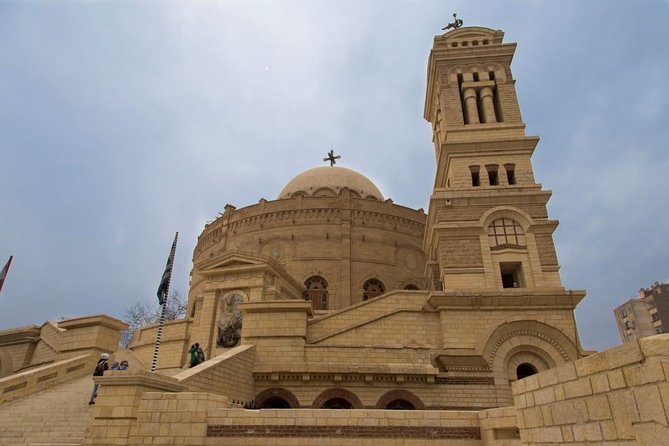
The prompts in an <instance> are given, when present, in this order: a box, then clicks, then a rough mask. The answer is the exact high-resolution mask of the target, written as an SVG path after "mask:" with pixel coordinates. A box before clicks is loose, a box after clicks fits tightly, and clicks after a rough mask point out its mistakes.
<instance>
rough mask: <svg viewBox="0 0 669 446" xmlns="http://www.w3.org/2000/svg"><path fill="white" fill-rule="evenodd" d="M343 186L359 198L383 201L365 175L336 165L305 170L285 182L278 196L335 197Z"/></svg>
mask: <svg viewBox="0 0 669 446" xmlns="http://www.w3.org/2000/svg"><path fill="white" fill-rule="evenodd" d="M345 187H346V188H348V189H350V190H351V193H352V194H354V195H359V196H360V197H361V198H370V199H374V200H379V201H383V195H382V194H381V191H380V190H379V188H378V187H376V186H375V185H374V183H372V182H371V181H370V180H369V179H368V178H367V177H365V176H364V175H362V174H360V173H358V172H356V171H355V170H351V169H347V168H345V167H336V166H330V167H315V168H313V169H309V170H305V171H304V172H302V173H301V174H299V175H297V176H296V177H295V178H293V179H292V180H290V181H289V182H288V184H286V187H284V188H283V190H282V191H281V193H280V194H279V197H278V198H279V199H282V198H293V197H298V196H305V197H336V196H337V195H339V194H340V193H341V190H342V189H343V188H345Z"/></svg>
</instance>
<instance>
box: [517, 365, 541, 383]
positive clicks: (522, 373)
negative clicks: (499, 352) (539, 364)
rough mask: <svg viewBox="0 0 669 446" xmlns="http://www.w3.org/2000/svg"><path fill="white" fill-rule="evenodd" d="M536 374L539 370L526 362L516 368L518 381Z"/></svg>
mask: <svg viewBox="0 0 669 446" xmlns="http://www.w3.org/2000/svg"><path fill="white" fill-rule="evenodd" d="M535 373H537V368H536V367H534V366H533V365H532V364H530V363H527V362H524V363H522V364H520V365H519V366H518V367H516V376H517V377H518V379H523V378H527V377H528V376H532V375H534V374H535Z"/></svg>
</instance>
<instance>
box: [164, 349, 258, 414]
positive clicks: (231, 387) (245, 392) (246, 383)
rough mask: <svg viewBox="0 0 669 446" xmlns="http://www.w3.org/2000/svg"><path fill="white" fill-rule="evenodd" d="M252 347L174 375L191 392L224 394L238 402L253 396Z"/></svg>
mask: <svg viewBox="0 0 669 446" xmlns="http://www.w3.org/2000/svg"><path fill="white" fill-rule="evenodd" d="M254 359H255V347H254V346H253V345H242V346H239V347H236V348H234V349H232V350H230V351H228V352H226V353H223V354H221V355H219V356H217V357H216V358H213V359H211V360H209V361H207V362H205V363H203V364H200V365H198V366H196V367H193V368H190V369H187V370H185V371H183V372H181V373H179V374H177V375H175V376H174V378H176V379H177V380H178V381H179V383H180V384H183V385H185V386H186V387H187V388H188V389H189V390H191V391H201V392H209V393H215V394H219V395H225V396H227V397H229V398H230V399H234V400H239V401H252V400H253V397H254V396H255V387H254V383H253V374H252V372H253V362H254Z"/></svg>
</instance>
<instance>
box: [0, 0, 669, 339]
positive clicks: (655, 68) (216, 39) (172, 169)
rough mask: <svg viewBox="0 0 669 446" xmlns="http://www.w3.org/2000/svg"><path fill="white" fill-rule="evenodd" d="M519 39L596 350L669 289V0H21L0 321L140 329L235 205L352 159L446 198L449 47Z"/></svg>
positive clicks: (5, 7) (4, 138)
mask: <svg viewBox="0 0 669 446" xmlns="http://www.w3.org/2000/svg"><path fill="white" fill-rule="evenodd" d="M453 12H457V13H458V17H460V18H462V19H463V20H464V24H465V26H467V25H471V26H484V27H489V28H493V29H502V30H504V31H505V38H504V40H505V42H517V44H518V48H517V50H516V54H515V57H514V62H513V64H512V71H513V75H514V78H515V79H516V89H517V93H518V97H519V101H520V105H521V111H522V114H523V120H524V122H525V123H526V124H527V129H526V131H527V134H528V135H538V136H540V137H541V141H540V143H539V146H538V148H537V150H536V152H535V154H534V156H533V166H534V170H535V176H536V179H537V181H538V182H539V183H542V184H543V187H544V188H545V189H548V190H552V191H553V197H552V198H551V201H550V202H549V216H550V217H551V218H552V219H556V220H559V221H560V225H559V227H558V229H557V231H556V232H555V235H554V239H555V244H556V249H557V253H558V258H559V261H560V264H561V276H562V280H563V283H564V285H565V286H566V287H567V288H569V289H585V290H587V292H588V295H587V296H586V298H585V299H584V300H583V301H582V303H581V304H580V305H579V306H578V308H577V310H576V319H577V323H578V328H579V333H580V336H581V341H582V344H583V346H584V347H585V348H586V349H595V350H602V349H605V348H608V347H611V346H614V345H618V344H619V343H620V338H619V335H618V333H617V329H616V327H615V321H614V317H613V312H612V310H613V308H615V307H616V306H617V305H619V304H621V303H623V302H624V301H626V300H627V299H629V298H631V297H633V296H635V295H636V294H637V292H638V290H639V288H642V287H648V286H649V285H651V284H652V283H653V282H655V281H661V282H662V281H664V282H667V281H669V267H668V262H667V260H668V251H669V237H668V231H667V229H668V226H669V206H668V205H667V204H668V203H669V199H668V198H669V197H668V189H667V180H666V175H667V174H668V173H669V146H668V144H667V141H668V140H669V125H667V120H668V118H669V82H667V80H666V75H667V73H669V52H668V51H667V48H666V42H668V41H669V27H667V26H666V23H667V21H668V20H669V1H666V0H656V1H651V0H642V1H637V2H630V1H616V0H590V1H587V2H586V1H579V0H566V1H560V2H555V1H548V0H533V1H530V0H523V1H521V0H517V1H516V0H514V1H504V2H501V1H499V0H489V1H476V2H474V1H471V0H469V1H451V2H448V1H443V0H442V1H437V0H415V1H409V0H367V1H360V0H322V1H309V0H305V1H293V0H281V1H278V0H274V1H259V0H234V1H198V2H192V1H191V2H186V1H181V2H174V1H132V2H131V1H76V2H75V1H57V0H56V1H18V0H16V1H8V0H4V1H0V17H2V26H0V190H1V191H2V195H1V198H0V263H1V264H4V262H5V261H6V260H7V259H8V258H9V256H10V255H13V256H14V260H13V263H12V267H11V270H10V271H9V275H8V277H7V280H6V282H5V285H4V287H3V289H2V291H0V329H5V328H11V327H16V326H21V325H31V324H38V325H39V324H41V323H43V322H44V321H45V320H47V319H52V320H57V319H59V318H63V317H77V316H84V315H91V314H109V315H111V316H115V317H118V318H123V315H124V312H125V310H126V309H127V308H128V307H130V306H131V305H133V304H134V303H137V302H153V301H155V300H157V299H156V289H157V286H158V282H159V280H160V277H161V275H162V272H163V269H164V267H165V261H166V259H167V255H168V253H169V249H170V245H171V243H172V239H173V237H174V233H175V232H176V231H179V245H178V247H177V253H176V263H175V268H174V275H173V279H172V289H174V290H178V291H179V292H180V293H181V294H183V295H185V294H187V292H188V276H189V271H190V269H191V264H192V263H191V260H192V253H193V249H194V247H195V244H196V242H197V237H198V235H199V234H200V232H201V231H202V229H203V228H204V225H205V223H206V222H207V221H210V220H212V219H214V218H215V217H216V216H217V214H218V213H219V212H222V210H223V208H224V206H225V205H226V204H227V203H230V204H233V205H235V206H237V207H238V208H240V207H243V206H248V205H251V204H254V203H257V202H258V200H259V199H260V198H266V199H268V200H271V199H275V198H276V195H277V194H278V193H279V191H280V190H281V189H282V188H283V186H284V185H285V184H286V183H288V181H290V179H291V178H293V177H294V176H295V175H297V174H298V173H300V172H302V171H303V170H306V169H308V168H311V167H315V166H318V165H323V163H322V162H321V160H322V158H323V157H324V156H325V155H326V152H327V151H329V150H330V149H332V148H334V150H335V152H336V153H338V154H340V155H341V156H342V159H341V161H340V163H339V164H338V165H340V166H343V167H348V168H352V169H355V170H358V171H359V172H361V173H363V174H364V175H366V176H367V177H368V178H370V179H371V180H372V181H374V182H375V183H376V184H377V186H378V187H379V188H380V189H381V191H382V193H383V194H384V195H385V196H386V197H390V198H392V199H393V201H394V202H395V203H397V204H401V205H405V206H409V207H413V208H424V209H427V207H428V200H429V194H430V192H431V190H432V186H433V180H434V172H435V164H434V148H433V146H432V142H431V131H430V126H429V124H428V123H427V122H426V121H424V120H423V117H422V116H423V102H424V98H425V84H426V64H427V58H428V55H429V51H430V49H431V47H432V42H433V37H434V36H435V35H437V34H441V33H442V31H441V28H442V27H444V26H446V24H448V23H449V22H451V21H452V13H453Z"/></svg>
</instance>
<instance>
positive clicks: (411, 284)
mask: <svg viewBox="0 0 669 446" xmlns="http://www.w3.org/2000/svg"><path fill="white" fill-rule="evenodd" d="M404 289H405V290H417V289H418V285H415V284H413V283H410V284H408V285H406V286H405V287H404Z"/></svg>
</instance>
